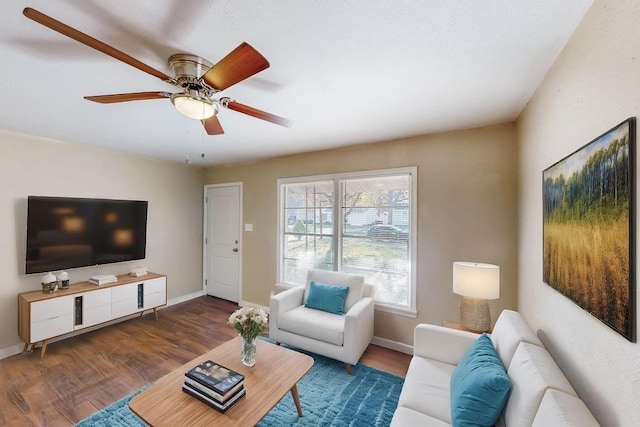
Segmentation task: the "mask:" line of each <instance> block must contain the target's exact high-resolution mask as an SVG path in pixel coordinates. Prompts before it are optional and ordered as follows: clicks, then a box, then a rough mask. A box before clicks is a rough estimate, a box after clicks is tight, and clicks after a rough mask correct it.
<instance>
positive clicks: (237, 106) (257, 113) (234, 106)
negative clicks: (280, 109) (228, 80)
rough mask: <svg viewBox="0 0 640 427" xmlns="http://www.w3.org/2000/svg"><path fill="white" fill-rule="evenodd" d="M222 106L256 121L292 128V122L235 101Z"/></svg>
mask: <svg viewBox="0 0 640 427" xmlns="http://www.w3.org/2000/svg"><path fill="white" fill-rule="evenodd" d="M222 105H224V106H225V107H227V108H228V109H230V110H234V111H238V112H240V113H243V114H247V115H249V116H252V117H257V118H258V119H262V120H266V121H268V122H271V123H275V124H277V125H280V126H284V127H288V128H289V127H291V126H293V122H292V121H291V120H289V119H285V118H284V117H280V116H276V115H275V114H271V113H267V112H266V111H261V110H258V109H257V108H253V107H250V106H248V105H245V104H241V103H239V102H236V101H228V102H224V103H222Z"/></svg>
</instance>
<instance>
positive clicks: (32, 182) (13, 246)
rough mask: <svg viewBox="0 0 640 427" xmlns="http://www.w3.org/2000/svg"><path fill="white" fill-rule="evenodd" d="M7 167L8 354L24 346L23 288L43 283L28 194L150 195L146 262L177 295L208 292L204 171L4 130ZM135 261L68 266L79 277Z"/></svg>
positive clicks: (2, 321)
mask: <svg viewBox="0 0 640 427" xmlns="http://www.w3.org/2000/svg"><path fill="white" fill-rule="evenodd" d="M0 171H2V172H1V173H2V179H1V180H0V185H1V187H0V230H1V232H0V236H2V241H1V242H0V272H2V280H1V285H0V325H2V326H0V358H1V357H3V356H8V355H11V354H13V353H14V352H15V351H14V350H15V348H20V349H21V346H20V344H21V340H20V338H19V337H18V332H17V331H18V326H17V294H18V293H20V292H25V291H31V290H35V289H39V288H40V277H41V276H42V275H41V274H33V275H28V276H27V275H25V274H24V257H25V242H26V222H27V202H26V198H27V196H28V195H45V196H71V197H98V198H114V199H138V200H148V201H149V211H148V219H147V254H146V255H147V257H146V260H145V261H144V262H142V263H143V264H144V265H146V266H147V268H148V269H149V270H151V271H155V272H159V273H164V274H167V276H168V281H167V284H168V290H169V295H168V297H169V298H170V299H171V298H177V297H180V296H185V295H188V294H191V293H194V292H202V211H203V206H202V184H203V181H202V179H203V172H202V170H200V169H195V168H190V167H187V166H186V165H182V164H179V163H169V162H165V161H159V160H151V159H147V158H142V157H134V156H129V155H126V154H121V153H115V152H110V151H105V150H100V149H96V148H91V147H86V146H78V145H72V144H67V143H60V142H54V141H50V140H44V139H39V138H34V137H29V136H24V135H18V134H14V133H9V132H4V131H0ZM177 254H179V256H177ZM139 263H141V262H140V261H138V262H136V264H139ZM132 264H133V262H131V263H119V264H110V265H106V266H101V267H91V268H80V269H70V270H68V272H69V274H70V275H71V281H72V282H74V281H81V280H86V279H87V278H89V277H90V276H91V275H92V274H106V273H114V274H122V273H127V272H128V271H129V268H130V266H131V265H132Z"/></svg>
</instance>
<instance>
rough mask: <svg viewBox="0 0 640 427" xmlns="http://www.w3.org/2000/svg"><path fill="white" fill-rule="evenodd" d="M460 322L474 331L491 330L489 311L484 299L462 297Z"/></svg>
mask: <svg viewBox="0 0 640 427" xmlns="http://www.w3.org/2000/svg"><path fill="white" fill-rule="evenodd" d="M460 324H461V325H462V326H463V327H465V328H466V329H468V330H470V331H474V332H488V331H490V330H491V312H490V311H489V303H488V302H487V300H486V299H478V298H471V297H462V302H461V303H460Z"/></svg>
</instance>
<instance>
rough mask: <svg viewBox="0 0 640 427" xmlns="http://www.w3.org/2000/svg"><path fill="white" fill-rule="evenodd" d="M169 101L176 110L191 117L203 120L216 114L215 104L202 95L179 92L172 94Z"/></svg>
mask: <svg viewBox="0 0 640 427" xmlns="http://www.w3.org/2000/svg"><path fill="white" fill-rule="evenodd" d="M171 102H172V103H173V105H175V107H176V110H178V111H179V112H180V113H182V114H184V115H185V116H187V117H189V118H191V119H195V120H204V119H208V118H209V117H212V116H215V115H216V114H218V107H217V105H215V104H214V103H213V102H212V101H211V100H209V99H207V98H204V97H202V96H198V95H191V94H189V93H184V92H181V93H176V94H174V95H172V96H171Z"/></svg>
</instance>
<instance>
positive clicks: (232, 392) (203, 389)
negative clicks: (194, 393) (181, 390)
mask: <svg viewBox="0 0 640 427" xmlns="http://www.w3.org/2000/svg"><path fill="white" fill-rule="evenodd" d="M184 383H185V384H187V385H189V386H190V387H191V388H194V389H196V390H198V391H199V392H200V393H202V394H205V395H207V396H209V397H210V398H212V399H213V400H215V401H216V402H218V403H220V404H223V403H225V402H226V401H227V400H229V399H230V398H231V397H233V396H234V395H235V393H237V392H238V391H239V390H240V389H242V388H244V381H242V382H239V383H238V384H237V385H236V386H235V387H233V388H232V389H230V390H229V391H228V392H227V394H224V395H223V394H220V393H216V392H215V391H214V390H213V389H211V388H209V387H207V386H205V385H202V384H200V383H199V382H198V381H195V380H192V379H191V378H189V377H187V376H185V377H184Z"/></svg>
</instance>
